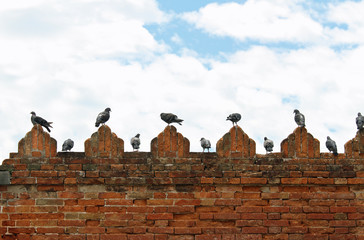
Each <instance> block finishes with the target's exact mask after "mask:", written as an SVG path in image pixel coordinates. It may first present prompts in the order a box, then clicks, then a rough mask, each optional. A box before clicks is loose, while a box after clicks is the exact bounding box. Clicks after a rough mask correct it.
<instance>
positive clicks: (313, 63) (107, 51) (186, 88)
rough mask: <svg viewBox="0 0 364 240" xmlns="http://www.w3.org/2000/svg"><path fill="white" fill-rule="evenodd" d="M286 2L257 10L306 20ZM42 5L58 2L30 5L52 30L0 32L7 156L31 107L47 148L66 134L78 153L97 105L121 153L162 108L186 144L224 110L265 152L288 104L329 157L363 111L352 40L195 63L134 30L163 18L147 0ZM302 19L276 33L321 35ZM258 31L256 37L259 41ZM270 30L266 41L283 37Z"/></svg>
mask: <svg viewBox="0 0 364 240" xmlns="http://www.w3.org/2000/svg"><path fill="white" fill-rule="evenodd" d="M134 2H135V3H134ZM286 2H287V1H284V2H282V4H280V5H279V4H274V6H275V8H272V12H273V13H272V14H271V15H270V13H267V14H268V15H269V16H270V17H271V18H272V19H273V20H274V21H278V20H280V19H279V18H278V20H277V16H287V19H286V20H287V21H288V20H289V21H293V20H294V21H296V20H295V19H297V18H299V16H303V17H305V15H304V14H303V15H300V14H298V13H297V14H296V12H299V10H297V9H295V8H294V7H293V5H292V6H291V5H284V4H283V3H286ZM53 3H57V4H55V5H52V6H55V7H54V8H53V7H50V6H48V5H47V4H46V5H44V4H45V3H44V4H40V5H39V7H37V11H39V9H41V8H44V9H48V10H49V9H51V10H52V11H53V13H54V14H49V15H47V16H46V18H47V19H51V20H53V21H50V22H53V23H56V24H55V26H57V29H56V30H55V31H54V32H52V33H49V32H48V31H45V33H42V34H40V33H39V32H37V34H35V35H29V34H28V35H24V36H21V35H22V32H17V33H16V34H15V33H13V32H11V31H10V32H9V31H8V30H9V28H1V27H0V52H1V53H2V54H1V55H0V85H1V89H2V94H1V95H0V117H1V119H2V125H1V130H0V133H1V134H0V141H1V142H2V144H1V145H0V152H1V154H2V155H1V156H2V159H4V158H6V157H7V154H8V153H9V152H16V151H17V142H18V141H19V140H20V139H21V138H22V137H24V136H25V134H26V132H28V131H29V130H30V129H31V127H32V126H31V122H30V111H35V112H36V113H37V114H38V115H40V116H42V117H44V118H45V119H47V120H49V121H53V122H54V124H53V126H54V128H53V129H52V133H51V136H52V137H53V138H55V139H56V140H57V141H58V149H60V146H61V145H62V142H63V141H64V140H65V139H67V138H72V139H73V140H74V141H75V148H74V151H83V150H84V145H83V144H84V141H85V140H86V139H87V138H89V137H90V136H91V134H92V133H93V132H95V131H96V128H95V127H94V122H95V119H96V116H97V114H98V113H99V112H101V111H103V110H104V109H105V108H106V107H110V108H111V109H112V112H111V118H110V120H109V122H108V125H109V126H110V127H111V129H112V131H113V132H115V133H116V134H117V135H118V136H119V137H121V138H123V139H124V141H125V150H126V151H131V150H132V149H131V146H130V145H129V139H130V138H131V137H132V136H135V134H136V133H140V134H141V139H142V144H141V150H142V151H150V141H151V140H152V138H154V137H156V136H157V135H158V134H159V132H161V131H162V130H163V128H164V127H165V123H164V122H162V121H161V120H160V117H159V114H160V113H161V112H173V113H176V114H177V115H178V116H179V117H180V118H182V119H184V120H185V121H184V123H183V126H178V131H179V132H181V133H182V134H183V135H184V136H185V137H187V138H189V140H190V141H191V151H201V150H202V149H201V148H200V145H199V144H200V143H199V140H200V138H201V137H205V138H207V139H210V140H211V143H212V145H213V146H215V145H216V142H217V141H218V140H219V138H220V137H222V136H223V135H224V134H225V133H226V132H227V131H228V130H229V129H230V127H231V123H230V122H227V121H226V117H227V116H228V115H229V114H230V113H232V112H240V113H241V114H242V116H243V118H242V120H241V122H239V125H240V126H241V127H242V128H243V130H244V131H245V132H246V133H247V134H248V135H249V136H250V137H251V138H253V139H254V140H255V141H256V142H257V151H258V153H264V152H265V151H264V149H263V146H262V143H263V138H264V137H265V136H267V137H269V138H270V139H273V140H274V141H275V146H276V147H275V148H274V151H277V152H278V151H280V146H279V144H280V143H281V141H282V140H283V139H284V138H286V137H287V136H288V135H289V134H290V133H291V132H292V131H293V130H294V129H295V127H296V124H295V123H294V121H293V109H295V108H298V109H299V110H300V111H301V112H302V113H304V114H305V116H306V125H307V129H308V131H309V132H310V133H312V134H313V135H314V136H315V137H316V138H318V139H319V140H320V142H321V150H322V151H327V150H326V149H325V146H324V142H325V140H326V136H327V135H330V136H331V137H332V138H333V139H334V140H336V142H337V145H338V148H339V152H343V150H344V149H343V147H344V143H345V142H346V141H348V140H350V139H351V138H353V137H354V136H355V131H356V126H355V120H354V119H355V117H356V115H357V112H359V111H364V110H362V109H360V108H361V107H362V105H361V104H362V102H363V100H364V99H363V94H362V92H363V90H364V89H363V87H362V84H361V82H362V76H363V75H364V69H363V68H362V58H363V56H364V48H363V47H362V46H359V47H357V48H355V49H349V50H343V51H340V52H337V51H334V50H333V49H331V48H330V47H329V44H328V45H327V46H323V45H313V46H311V47H306V48H303V49H298V50H286V51H282V52H277V51H275V50H274V49H270V48H269V47H264V46H261V47H256V46H252V47H250V48H248V49H246V50H240V51H237V52H234V53H231V54H226V53H225V59H224V61H219V60H216V59H201V58H199V56H198V53H196V52H193V51H191V50H189V49H184V51H183V54H182V55H181V56H178V55H176V54H174V53H171V52H167V51H166V50H165V49H166V48H168V46H164V45H163V44H161V43H159V42H157V41H156V40H155V39H154V38H153V36H152V35H151V34H150V33H149V32H148V31H147V30H146V29H145V28H144V24H145V23H146V22H151V21H153V16H155V18H156V22H157V23H158V22H159V21H163V16H164V15H163V13H162V12H160V10H158V9H157V8H156V7H153V6H155V2H154V1H151V2H150V1H148V2H145V3H146V4H148V3H149V5H141V4H139V3H140V2H138V1H128V2H125V3H126V4H129V5H132V6H131V7H130V9H134V10H130V12H128V11H127V8H125V9H124V8H123V7H122V6H118V7H119V8H118V7H117V6H116V5H115V4H114V5H110V7H107V5H103V2H102V1H82V2H80V1H78V2H77V5H76V7H75V9H73V10H72V11H71V10H70V6H71V5H69V4H70V2H64V1H62V2H56V1H54V2H53ZM248 3H249V4H258V5H257V6H261V5H259V4H262V6H263V7H262V8H261V10H260V11H263V10H264V9H265V10H266V9H267V7H269V6H270V5H269V3H267V2H263V1H260V2H253V1H248V2H246V3H245V4H248ZM89 4H91V5H89ZM98 4H101V5H98ZM267 4H268V5H267ZM95 6H98V8H95ZM209 6H210V7H215V8H217V7H227V8H228V9H230V7H231V6H230V4H226V5H223V4H222V5H217V4H215V5H209ZM83 7H84V8H83ZM99 7H101V10H102V11H98V10H100V8H99ZM237 7H243V8H244V7H246V5H239V6H237ZM33 8H34V6H33ZM67 9H68V10H67ZM82 9H85V11H83V10H82ZM128 9H129V8H128ZM204 9H207V7H206V8H204ZM292 9H293V10H292ZM13 10H14V7H12V10H11V11H13ZM243 10H244V11H247V10H246V9H243ZM252 10H253V9H252ZM17 11H20V12H23V11H31V10H30V9H28V8H26V9H25V7H24V8H22V9H21V10H19V9H17ZM290 11H291V12H290ZM3 12H5V13H7V11H3ZM65 12H66V13H65ZM126 12H128V13H126ZM64 13H65V14H64ZM76 13H77V14H76ZM89 13H90V14H89ZM108 13H110V15H109V14H108ZM258 13H260V12H259V11H258V12H257V14H258ZM278 13H279V14H278ZM247 14H248V13H247ZM295 14H296V15H295ZM1 16H2V17H3V16H6V14H5V15H1ZM52 16H54V18H52ZM56 16H57V17H56ZM59 16H63V18H62V17H61V18H59ZM65 16H67V17H65ZM0 18H1V17H0ZM65 19H66V20H65ZM261 20H262V21H263V20H264V19H261ZM265 20H266V19H265ZM294 21H293V22H294ZM311 23H312V22H308V23H306V24H308V25H309V24H311ZM9 24H11V23H9ZM224 24H227V22H225V23H224ZM312 24H313V23H312ZM308 25H307V26H308ZM2 26H4V25H2ZM225 26H228V25H225ZM302 26H303V27H302V28H298V29H299V31H300V32H299V33H297V34H296V35H294V34H293V35H291V36H289V37H288V38H286V39H290V40H292V41H298V42H299V40H297V39H298V36H300V35H302V36H313V37H315V36H318V37H320V36H319V35H320V34H319V31H318V34H315V33H312V32H310V31H309V30H307V29H306V27H305V26H306V25H304V24H303V25H302ZM272 27H273V26H272ZM287 28H288V29H289V28H290V27H287ZM229 31H233V30H229ZM260 31H261V32H257V33H256V35H257V36H258V35H259V34H260V36H259V37H262V38H265V39H268V38H269V37H268V36H267V33H265V32H264V31H263V29H260ZM314 32H315V31H314ZM235 34H241V33H235ZM274 34H276V35H275V36H273V38H274V39H283V38H284V37H283V35H279V34H281V33H274ZM310 34H312V35H310ZM251 36H253V35H251ZM251 36H249V37H251ZM180 37H181V36H180ZM182 40H183V41H186V39H182ZM206 63H208V64H209V68H206V67H205V65H204V64H206ZM330 129H335V130H336V132H333V133H331V132H330ZM2 159H1V160H2Z"/></svg>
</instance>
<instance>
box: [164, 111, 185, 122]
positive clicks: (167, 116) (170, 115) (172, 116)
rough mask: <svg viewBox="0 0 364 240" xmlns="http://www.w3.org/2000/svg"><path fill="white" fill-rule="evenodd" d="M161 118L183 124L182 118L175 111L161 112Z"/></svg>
mask: <svg viewBox="0 0 364 240" xmlns="http://www.w3.org/2000/svg"><path fill="white" fill-rule="evenodd" d="M160 116H161V119H162V120H163V121H165V122H166V123H168V125H169V124H170V123H178V124H179V125H182V124H181V122H183V120H182V119H179V118H178V117H177V116H176V115H175V114H173V113H161V115H160Z"/></svg>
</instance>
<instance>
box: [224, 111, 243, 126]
mask: <svg viewBox="0 0 364 240" xmlns="http://www.w3.org/2000/svg"><path fill="white" fill-rule="evenodd" d="M240 119H241V115H240V114H239V113H232V114H230V115H229V116H228V117H227V118H226V121H227V120H230V121H231V122H232V123H233V126H234V123H235V124H236V125H238V124H237V122H239V121H240Z"/></svg>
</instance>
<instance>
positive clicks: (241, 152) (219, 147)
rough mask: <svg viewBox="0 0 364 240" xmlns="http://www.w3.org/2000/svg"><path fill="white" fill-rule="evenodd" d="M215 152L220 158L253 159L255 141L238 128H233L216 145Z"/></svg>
mask: <svg viewBox="0 0 364 240" xmlns="http://www.w3.org/2000/svg"><path fill="white" fill-rule="evenodd" d="M216 152H217V154H218V155H219V156H220V157H248V158H249V157H254V156H255V153H256V145H255V141H254V140H253V139H251V138H249V136H248V135H247V134H246V133H245V132H244V131H243V129H241V128H240V127H239V126H234V127H232V128H231V129H230V131H229V132H228V133H226V134H225V135H224V136H223V137H222V138H220V140H219V141H218V142H217V144H216Z"/></svg>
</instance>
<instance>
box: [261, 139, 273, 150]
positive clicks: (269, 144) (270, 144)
mask: <svg viewBox="0 0 364 240" xmlns="http://www.w3.org/2000/svg"><path fill="white" fill-rule="evenodd" d="M263 145H264V148H265V150H266V151H267V153H268V152H272V151H273V147H274V144H273V141H272V140H270V139H268V138H267V137H264V144H263Z"/></svg>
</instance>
